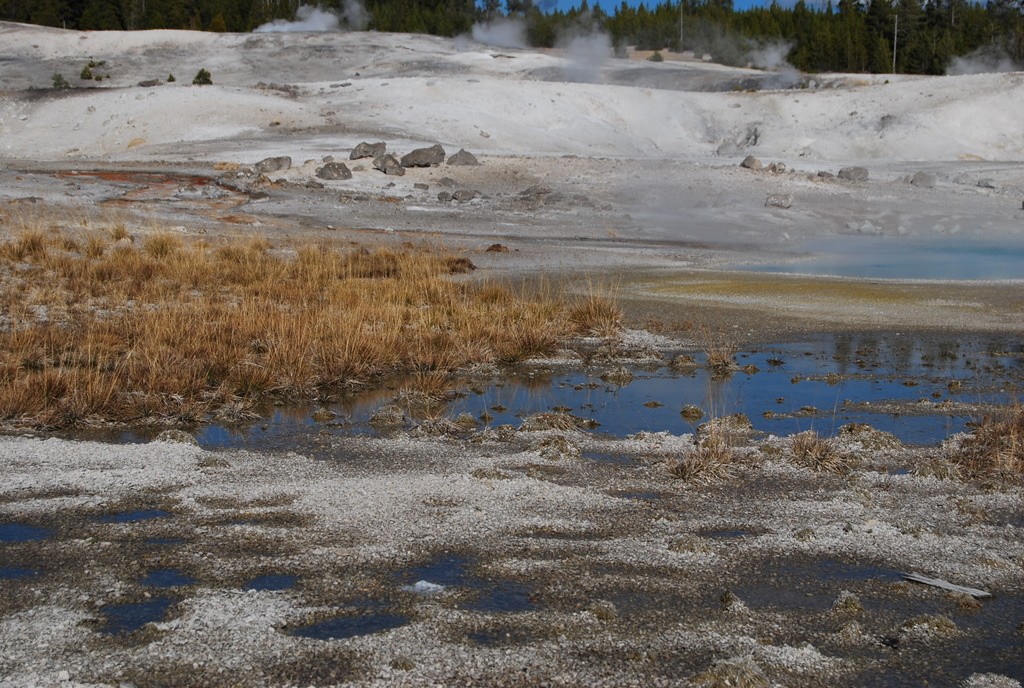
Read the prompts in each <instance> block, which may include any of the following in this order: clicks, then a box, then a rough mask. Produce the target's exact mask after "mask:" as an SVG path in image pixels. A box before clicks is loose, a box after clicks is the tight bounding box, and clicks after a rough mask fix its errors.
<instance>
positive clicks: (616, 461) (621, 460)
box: [583, 452, 636, 466]
mask: <svg viewBox="0 0 1024 688" xmlns="http://www.w3.org/2000/svg"><path fill="white" fill-rule="evenodd" d="M583 458H584V459H588V460H590V461H595V462H597V463H604V464H610V465H614V466H628V465H630V464H633V463H636V459H635V458H634V457H632V456H623V455H622V454H605V453H602V452H583Z"/></svg>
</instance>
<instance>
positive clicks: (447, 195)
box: [437, 191, 452, 203]
mask: <svg viewBox="0 0 1024 688" xmlns="http://www.w3.org/2000/svg"><path fill="white" fill-rule="evenodd" d="M437 200H439V201H441V202H442V203H447V202H448V201H450V200H452V192H451V191H442V192H440V193H439V194H437Z"/></svg>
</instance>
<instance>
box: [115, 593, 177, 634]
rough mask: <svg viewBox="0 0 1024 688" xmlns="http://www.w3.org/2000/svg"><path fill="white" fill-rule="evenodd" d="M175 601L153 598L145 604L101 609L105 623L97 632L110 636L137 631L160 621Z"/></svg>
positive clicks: (168, 598)
mask: <svg viewBox="0 0 1024 688" xmlns="http://www.w3.org/2000/svg"><path fill="white" fill-rule="evenodd" d="M175 601H176V600H174V599H171V598H170V597H154V598H153V599H150V600H147V601H145V602H135V603H132V604H116V605H109V606H106V607H102V608H100V611H101V612H102V613H103V614H105V615H106V617H107V623H106V624H105V625H103V626H102V627H101V628H100V629H99V630H100V632H101V633H112V634H116V633H131V632H133V631H137V630H139V629H140V628H142V627H143V626H145V625H146V624H148V623H154V622H157V621H162V620H163V618H164V616H165V615H166V614H167V610H168V609H170V607H171V605H172V604H174V603H175Z"/></svg>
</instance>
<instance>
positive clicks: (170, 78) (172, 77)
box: [167, 74, 177, 84]
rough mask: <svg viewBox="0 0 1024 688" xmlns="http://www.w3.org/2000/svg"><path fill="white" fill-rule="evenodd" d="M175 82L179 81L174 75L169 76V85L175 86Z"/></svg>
mask: <svg viewBox="0 0 1024 688" xmlns="http://www.w3.org/2000/svg"><path fill="white" fill-rule="evenodd" d="M175 81H177V79H175V78H174V75H173V74H168V75H167V83H169V84H173V83H174V82H175Z"/></svg>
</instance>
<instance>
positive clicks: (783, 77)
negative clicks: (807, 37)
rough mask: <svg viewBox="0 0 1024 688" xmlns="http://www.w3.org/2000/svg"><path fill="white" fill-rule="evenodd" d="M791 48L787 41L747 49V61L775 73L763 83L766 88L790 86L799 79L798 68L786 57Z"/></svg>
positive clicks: (758, 67) (752, 65) (753, 65)
mask: <svg viewBox="0 0 1024 688" xmlns="http://www.w3.org/2000/svg"><path fill="white" fill-rule="evenodd" d="M792 49H793V46H792V45H791V44H789V43H768V44H766V45H763V46H761V47H760V48H756V49H754V50H750V51H748V52H747V56H746V58H747V63H748V64H749V65H750V66H751V67H756V68H757V69H763V70H765V71H766V72H772V73H773V74H774V75H775V77H774V78H772V79H770V80H768V81H767V82H766V83H765V85H766V86H767V87H768V88H790V87H791V86H794V85H796V84H797V83H799V82H800V81H801V74H800V70H799V69H797V68H796V67H794V66H793V65H791V64H790V63H789V60H787V59H786V57H787V56H788V55H789V51H790V50H792Z"/></svg>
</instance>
